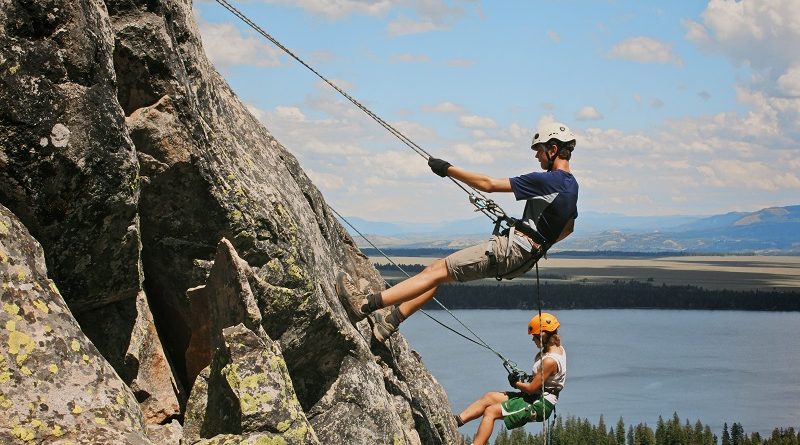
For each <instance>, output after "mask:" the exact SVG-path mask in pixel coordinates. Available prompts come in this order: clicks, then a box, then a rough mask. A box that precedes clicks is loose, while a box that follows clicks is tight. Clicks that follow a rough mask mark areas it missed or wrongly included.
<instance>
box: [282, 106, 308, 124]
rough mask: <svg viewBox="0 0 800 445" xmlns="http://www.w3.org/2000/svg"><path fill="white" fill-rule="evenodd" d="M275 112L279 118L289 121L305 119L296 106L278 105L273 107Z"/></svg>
mask: <svg viewBox="0 0 800 445" xmlns="http://www.w3.org/2000/svg"><path fill="white" fill-rule="evenodd" d="M275 114H277V115H278V117H280V118H283V119H286V120H290V121H296V122H303V121H305V120H306V116H305V115H304V114H303V112H302V111H300V109H299V108H297V107H281V106H278V107H275Z"/></svg>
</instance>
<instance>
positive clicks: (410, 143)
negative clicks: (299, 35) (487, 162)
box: [215, 0, 505, 219]
mask: <svg viewBox="0 0 800 445" xmlns="http://www.w3.org/2000/svg"><path fill="white" fill-rule="evenodd" d="M215 1H216V2H217V3H219V4H220V5H221V6H222V7H223V8H225V9H227V10H228V11H230V12H231V13H232V14H233V15H235V16H236V17H237V18H239V19H240V20H241V21H243V22H244V23H245V24H246V25H247V26H249V27H250V28H252V29H253V30H254V31H256V32H257V33H259V34H261V35H262V36H263V37H264V38H266V39H267V40H269V41H270V42H272V44H274V45H275V46H277V47H278V48H280V49H281V50H282V51H283V52H285V53H286V54H288V55H289V56H290V57H291V58H293V59H294V60H296V61H297V62H298V63H300V64H301V65H303V66H304V67H306V68H307V69H308V70H309V71H311V72H312V73H314V74H315V75H316V76H317V77H319V78H320V79H322V81H323V82H325V83H327V84H328V85H330V87H331V88H333V89H334V90H336V92H338V93H339V94H341V95H342V96H343V97H344V98H346V99H347V100H348V101H350V102H351V103H352V104H353V105H355V106H356V107H357V108H358V109H360V110H361V111H363V112H364V113H366V114H367V116H369V117H370V118H372V120H374V121H375V122H377V123H378V124H379V125H380V126H381V127H383V128H384V129H386V130H387V131H388V132H389V133H391V134H392V135H393V136H395V137H396V138H397V139H399V140H400V142H402V143H403V144H405V145H406V146H407V147H408V148H410V149H411V150H414V152H415V153H417V154H418V155H420V156H421V157H422V158H423V159H425V160H427V159H430V158H431V157H432V156H431V154H430V153H428V152H427V151H425V149H423V148H422V147H420V146H419V145H417V144H416V143H415V142H414V141H412V140H411V138H409V137H408V136H406V135H405V134H403V133H402V132H401V131H400V130H398V129H396V128H395V127H393V126H392V125H391V124H389V123H388V122H386V121H385V120H383V119H382V118H381V117H380V116H378V115H377V114H375V113H373V112H372V111H371V110H370V109H369V108H367V107H366V106H364V105H363V104H362V103H361V102H359V101H358V100H356V99H355V98H354V97H353V96H351V95H350V94H348V93H347V92H346V91H344V90H343V89H341V88H339V87H338V86H337V85H336V84H335V83H333V82H331V81H330V80H328V79H327V78H326V77H325V76H323V75H322V74H320V73H319V71H317V70H316V69H314V67H312V66H311V65H309V64H308V63H306V62H305V61H304V60H303V59H301V58H300V57H299V56H298V55H296V54H295V53H294V52H292V51H291V50H290V49H289V48H287V47H286V46H284V45H283V44H282V43H281V42H279V41H278V40H277V39H276V38H275V37H273V36H272V35H270V34H269V33H268V32H266V31H264V30H263V29H262V28H261V27H260V26H258V25H257V24H256V23H255V22H253V21H252V20H250V19H249V18H248V17H247V16H246V15H244V13H243V12H241V11H239V10H238V9H237V8H236V7H235V6H233V5H232V4H230V3H229V2H228V1H227V0H215ZM447 178H448V179H449V180H450V181H452V182H453V184H455V185H457V186H458V187H459V188H460V189H461V190H463V191H464V192H465V193H466V194H467V195H469V196H470V197H472V196H475V195H477V196H480V197H481V198H483V199H484V201H490V202H491V200H489V199H487V198H486V196H485V195H484V194H483V193H481V192H480V191H479V190H477V189H475V188H474V187H472V186H470V189H472V191H470V190H467V188H466V187H464V186H463V185H462V184H461V182H459V181H457V180H456V179H454V178H451V177H449V176H448V177H447ZM492 203H493V202H492ZM493 205H494V206H495V207H496V208H497V209H498V210H499V211H500V212H501V213H502V214H503V215H505V212H503V211H502V209H500V207H499V206H497V204H494V203H493ZM478 211H480V212H481V213H483V214H484V215H486V216H488V217H489V218H490V219H494V217H493V216H492V214H491V212H487V210H486V209H483V208H480V207H478Z"/></svg>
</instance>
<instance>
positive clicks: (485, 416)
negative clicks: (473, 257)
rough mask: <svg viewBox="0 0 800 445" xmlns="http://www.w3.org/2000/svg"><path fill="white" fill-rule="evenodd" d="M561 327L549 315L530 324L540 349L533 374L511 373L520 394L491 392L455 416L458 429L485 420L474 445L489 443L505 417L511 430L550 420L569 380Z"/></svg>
mask: <svg viewBox="0 0 800 445" xmlns="http://www.w3.org/2000/svg"><path fill="white" fill-rule="evenodd" d="M558 326H559V322H558V319H557V318H556V317H555V316H554V315H552V314H549V313H547V312H542V314H541V316H539V315H536V316H535V317H533V318H532V319H531V321H530V322H529V323H528V334H530V335H531V337H533V341H534V343H536V346H537V347H538V348H540V352H539V353H537V354H536V358H535V360H534V362H533V374H532V375H527V374H523V373H521V372H512V373H510V374H508V383H510V384H511V386H512V387H513V388H514V389H516V390H517V391H506V392H487V393H486V394H484V395H483V397H481V398H480V399H478V400H476V401H474V402H472V404H471V405H469V406H468V407H467V408H466V409H465V410H464V411H462V412H461V413H460V414H459V415H456V416H455V418H456V422H457V423H458V426H462V425H464V424H465V423H467V422H469V421H472V420H474V419H477V418H478V417H482V419H481V424H480V426H479V427H478V432H477V433H475V438H474V439H473V442H472V443H473V445H484V444H485V443H486V441H487V440H489V436H491V435H492V429H493V428H494V422H495V420H497V419H500V418H502V419H503V423H504V424H505V426H506V428H507V429H509V430H510V429H514V428H519V427H521V426H523V425H525V424H526V423H528V422H543V421H545V420H547V419H548V418H549V417H550V413H552V412H553V410H554V409H555V406H556V403H557V402H558V394H559V393H560V392H561V390H562V389H563V388H564V382H565V380H566V377H567V353H566V351H565V350H564V347H563V346H561V337H559V335H558ZM542 352H543V353H544V354H542ZM542 382H544V385H542ZM543 387H544V391H542V388H543Z"/></svg>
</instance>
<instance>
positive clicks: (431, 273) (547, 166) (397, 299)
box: [336, 123, 578, 342]
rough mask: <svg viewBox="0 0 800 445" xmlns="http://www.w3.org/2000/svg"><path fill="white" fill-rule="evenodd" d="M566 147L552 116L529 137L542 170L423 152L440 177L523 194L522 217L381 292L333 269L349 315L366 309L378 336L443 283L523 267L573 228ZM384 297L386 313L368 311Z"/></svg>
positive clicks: (566, 132) (570, 138)
mask: <svg viewBox="0 0 800 445" xmlns="http://www.w3.org/2000/svg"><path fill="white" fill-rule="evenodd" d="M574 148H575V135H574V134H573V133H572V131H570V129H569V128H567V126H566V125H564V124H560V123H552V124H548V125H544V126H543V127H541V128H540V129H539V130H538V131H537V132H536V134H535V135H534V136H533V141H532V142H531V149H532V150H534V151H535V152H536V160H537V161H539V167H540V168H541V169H542V170H545V171H544V172H532V173H527V174H524V175H521V176H516V177H512V178H503V179H495V178H491V177H489V176H486V175H483V174H481V173H475V172H471V171H467V170H464V169H462V168H459V167H455V166H452V165H451V164H450V163H449V162H447V161H444V160H442V159H437V158H430V159H429V160H428V165H429V166H430V167H431V170H433V172H434V173H436V174H437V175H439V176H441V177H446V176H450V177H452V178H454V179H457V180H459V181H461V182H464V183H466V184H468V185H469V186H471V187H473V188H475V189H477V190H480V191H482V192H486V193H492V192H506V193H511V192H513V193H514V197H515V198H516V199H517V200H518V201H521V200H525V201H526V203H525V209H524V211H523V215H522V218H521V219H519V220H513V224H510V225H511V227H510V229H508V230H506V231H504V232H502V233H496V234H493V235H492V236H491V238H490V240H489V243H488V245H487V244H485V243H482V244H480V245H476V246H472V247H468V248H466V249H463V250H460V251H458V252H455V253H453V254H451V255H449V256H448V257H446V258H444V259H438V260H436V261H435V262H433V263H432V264H431V265H429V266H428V267H426V268H425V269H424V270H423V271H422V272H420V273H419V274H417V275H414V276H413V277H410V278H408V279H406V280H404V281H402V282H400V283H398V284H396V285H394V286H392V287H391V288H389V289H386V290H384V291H382V292H378V293H370V292H366V291H364V290H362V289H360V288H359V287H358V286H356V283H355V282H354V280H353V279H351V277H350V275H348V274H347V273H345V272H341V273H339V275H338V276H337V278H336V291H337V293H338V294H339V298H340V299H341V300H342V304H343V305H344V307H345V309H346V310H347V312H348V315H349V316H350V318H351V319H353V321H354V322H356V321H359V320H362V319H364V318H365V317H369V322H370V324H371V325H372V334H373V336H374V337H375V338H376V339H377V340H378V341H380V342H383V341H385V340H386V339H387V338H389V336H390V335H392V333H393V332H395V331H397V328H398V326H399V325H400V323H401V322H402V321H403V320H405V319H406V318H407V317H409V316H411V314H413V313H414V312H416V311H417V310H419V309H420V308H421V307H422V306H423V305H425V303H426V302H427V301H428V300H430V299H431V298H432V297H433V295H434V294H435V293H436V289H437V288H438V287H439V285H441V284H443V283H447V282H450V281H459V282H463V281H471V280H477V279H481V278H491V277H496V278H498V279H500V278H505V279H509V280H510V279H512V278H514V277H518V276H520V275H522V274H524V273H525V272H527V271H528V270H530V269H531V268H532V267H533V266H534V265H535V264H536V262H537V261H538V260H539V258H541V257H542V256H543V255H544V254H545V253H546V252H547V249H549V248H550V246H552V245H553V244H555V243H556V242H558V241H561V240H562V239H564V238H566V237H567V236H568V235H569V234H570V233H572V231H573V229H574V223H575V218H577V217H578V206H577V204H578V182H577V181H576V180H575V178H574V177H573V176H572V173H571V172H570V168H569V160H570V158H571V156H572V150H573V149H574ZM392 305H394V307H393V308H392V310H391V312H390V313H389V314H388V315H387V316H384V314H382V313H381V312H376V311H377V310H378V309H381V308H383V307H389V306H392Z"/></svg>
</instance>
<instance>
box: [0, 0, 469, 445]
mask: <svg viewBox="0 0 800 445" xmlns="http://www.w3.org/2000/svg"><path fill="white" fill-rule="evenodd" d="M0 6H2V7H0V21H1V22H2V23H1V24H2V25H3V27H2V28H0V33H2V34H0V48H2V58H0V79H2V84H1V85H0V100H3V101H4V103H7V104H12V105H11V106H9V107H8V108H6V109H4V110H0V186H1V187H0V203H2V204H4V205H6V206H8V207H9V209H11V210H12V211H13V212H14V213H15V214H16V215H18V216H19V218H20V219H21V220H22V221H23V222H24V223H25V224H26V225H27V226H29V227H30V228H31V233H32V234H33V235H34V237H36V238H37V239H38V240H39V241H40V242H41V243H42V246H43V247H44V250H45V257H46V258H47V261H48V264H49V265H51V267H50V269H51V270H52V271H53V276H52V278H53V280H54V281H55V282H56V283H57V284H58V285H59V288H62V289H63V293H64V296H65V300H66V303H67V304H68V305H69V307H70V309H71V310H72V312H73V313H74V314H75V317H76V318H77V320H78V321H79V322H80V325H81V326H82V327H83V331H84V332H85V333H86V334H87V335H88V337H89V338H90V339H91V341H92V342H93V343H94V344H95V345H96V347H97V349H98V350H99V351H100V352H101V353H102V354H103V356H104V357H106V359H107V360H108V362H109V363H110V364H111V365H112V366H113V367H114V369H115V370H116V372H117V374H118V375H119V376H120V377H121V378H122V380H123V381H124V382H125V383H126V384H127V385H128V387H129V388H130V390H131V391H133V393H134V394H135V395H136V397H137V399H138V401H139V402H140V407H141V410H142V412H143V414H142V415H143V418H144V419H145V420H146V421H147V423H149V424H151V425H155V424H166V423H168V422H170V421H171V420H173V419H178V420H179V421H183V434H184V441H185V442H186V443H193V442H198V443H239V442H241V443H263V442H265V443H270V441H271V440H273V439H277V438H280V439H281V440H284V441H287V442H288V443H316V442H319V443H326V444H327V443H354V444H358V443H364V444H384V443H385V444H403V443H405V444H419V443H425V444H440V443H441V444H445V443H446V444H451V443H459V442H460V436H459V435H458V432H457V430H456V426H455V422H454V421H453V420H452V418H451V416H450V407H449V404H448V402H447V398H446V396H445V394H444V393H443V391H442V389H441V387H440V386H439V385H438V384H437V383H436V381H435V380H434V379H433V378H432V376H430V374H429V373H428V372H427V371H426V370H425V368H424V366H423V365H422V363H421V361H420V360H419V358H418V357H416V356H415V355H414V354H413V353H412V352H411V351H410V349H409V348H408V345H406V343H405V341H404V340H403V339H402V337H401V336H400V335H399V334H395V335H394V336H393V337H392V339H391V340H390V341H389V343H388V344H387V345H381V344H378V343H375V342H374V341H373V340H372V339H371V338H370V335H369V328H368V326H367V325H366V322H362V323H360V324H358V325H357V326H354V325H352V324H351V323H350V322H349V320H348V318H347V315H346V313H345V311H344V309H343V308H342V307H341V304H340V303H339V301H338V298H337V297H336V295H335V290H334V286H333V281H334V277H335V275H336V273H337V272H338V271H340V270H345V271H347V272H349V273H350V274H351V275H352V276H354V277H356V278H358V279H360V280H361V281H362V282H363V283H364V284H365V285H367V286H369V287H371V288H372V289H373V290H378V289H380V286H381V285H382V280H381V278H380V275H379V274H378V273H377V271H376V270H375V269H374V268H373V267H372V265H371V264H370V262H369V260H368V258H366V257H365V256H364V255H363V254H361V252H360V251H359V250H358V249H357V248H356V247H355V244H354V242H353V240H352V239H351V238H350V236H349V235H348V234H347V233H346V231H345V230H344V229H343V228H342V227H341V225H340V224H339V223H338V222H337V221H336V219H335V217H334V216H333V214H332V212H331V211H330V209H329V208H328V206H327V204H326V203H325V201H324V199H323V197H322V195H321V194H320V192H319V190H317V189H316V187H314V185H313V184H312V183H311V181H310V180H309V178H308V177H307V176H306V174H305V173H304V172H303V170H302V169H301V167H300V165H299V164H298V162H297V160H296V159H295V157H294V156H293V155H292V154H291V153H290V152H289V151H288V150H287V149H286V148H285V147H283V146H282V145H281V144H280V143H279V142H278V141H277V140H276V139H275V138H274V137H273V136H272V135H271V134H270V133H269V132H268V131H267V129H265V128H264V127H263V126H262V125H261V124H260V123H259V122H258V120H257V119H256V118H255V117H254V116H253V115H252V114H251V113H250V112H249V111H248V110H247V108H246V107H245V105H244V104H243V103H242V102H241V101H240V100H239V99H238V98H237V97H236V95H235V94H234V93H233V92H232V91H231V89H230V87H229V86H228V85H227V84H226V83H225V81H224V80H223V79H222V78H221V76H220V75H219V74H218V73H217V72H216V71H215V70H214V68H213V67H212V66H211V65H210V64H209V62H208V60H207V59H206V56H205V53H204V51H203V48H202V44H201V41H200V37H199V33H198V31H197V28H196V24H195V22H194V19H193V16H192V10H191V3H190V2H189V1H188V0H107V1H105V2H101V1H99V0H78V1H77V2H67V1H66V0H45V1H33V0H0ZM57 124H59V125H60V126H58V125H57ZM62 282H63V285H62ZM162 345H163V347H162ZM244 365H247V366H244ZM250 380H258V381H259V382H260V383H259V385H258V386H263V387H265V388H272V389H271V391H272V392H271V393H269V396H268V395H265V394H262V393H255V392H253V388H252V387H250V386H248V385H244V386H242V382H244V381H247V382H250ZM189 389H191V392H189V391H188V390H189ZM275 394H280V397H275V398H272V397H273V396H274V395H275ZM254 401H255V402H254ZM278 401H280V402H278ZM286 422H289V423H286ZM171 425H174V422H173V423H172V424H171ZM150 431H160V433H164V434H165V435H167V436H169V437H174V436H175V435H176V434H180V428H173V427H170V428H166V427H165V428H162V429H161V430H157V429H156V430H153V429H150ZM176 431H177V433H176ZM151 434H156V433H151ZM292 441H294V442H292ZM303 441H306V442H303Z"/></svg>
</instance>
